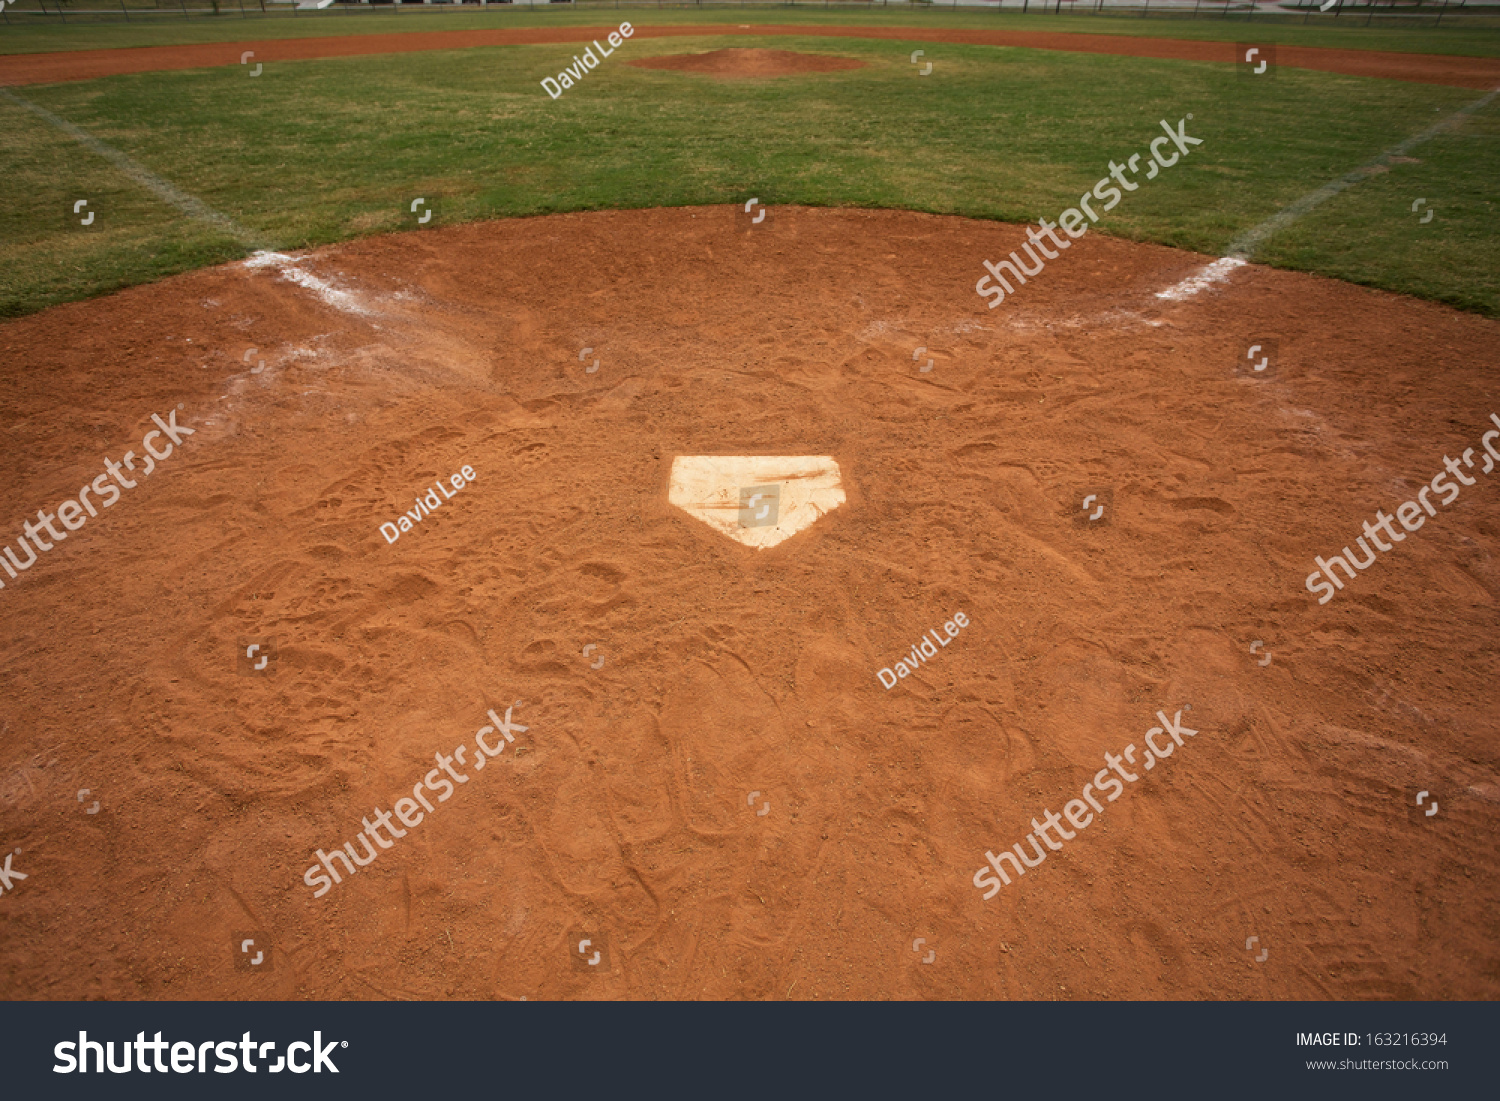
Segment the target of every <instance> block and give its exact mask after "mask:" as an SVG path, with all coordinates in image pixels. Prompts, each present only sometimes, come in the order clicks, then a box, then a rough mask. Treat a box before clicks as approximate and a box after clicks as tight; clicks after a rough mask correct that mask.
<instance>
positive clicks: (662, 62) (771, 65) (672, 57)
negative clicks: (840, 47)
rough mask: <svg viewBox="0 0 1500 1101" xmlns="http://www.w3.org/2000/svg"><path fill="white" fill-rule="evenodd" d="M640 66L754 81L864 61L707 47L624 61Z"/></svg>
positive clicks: (832, 69)
mask: <svg viewBox="0 0 1500 1101" xmlns="http://www.w3.org/2000/svg"><path fill="white" fill-rule="evenodd" d="M625 64H627V65H634V66H636V68H639V69H669V70H672V71H673V72H679V73H700V74H702V75H704V76H711V77H714V78H715V79H717V80H746V79H750V80H754V79H764V78H768V77H778V76H798V75H799V74H802V73H836V72H843V71H844V70H847V69H863V68H865V67H866V63H865V62H863V61H859V60H857V59H856V58H852V57H829V56H827V55H826V54H804V53H797V52H796V51H795V50H758V49H728V50H709V51H708V52H707V53H701V54H669V55H667V56H666V57H648V58H644V59H642V60H640V61H627V62H626V63H625Z"/></svg>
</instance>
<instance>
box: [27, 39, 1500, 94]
mask: <svg viewBox="0 0 1500 1101" xmlns="http://www.w3.org/2000/svg"><path fill="white" fill-rule="evenodd" d="M611 30H614V27H596V28H587V27H542V28H535V29H521V28H517V29H513V30H494V31H414V32H411V33H409V34H361V35H348V36H345V37H328V38H297V39H276V40H272V41H259V42H220V43H215V44H212V45H201V46H197V45H195V46H150V47H140V48H131V49H117V50H79V51H76V52H67V53H49V54H17V55H10V56H5V57H0V85H7V84H8V85H22V84H50V83H56V82H59V81H68V80H94V79H97V78H98V77H104V76H116V75H118V74H121V73H144V72H156V71H163V70H168V69H206V68H213V67H215V66H219V65H238V64H239V62H240V56H241V54H242V53H244V52H245V51H246V50H253V51H254V52H255V57H256V60H257V61H258V62H262V63H264V62H275V61H305V60H310V59H314V58H326V57H357V56H364V55H368V54H388V53H409V52H414V51H420V50H461V49H469V48H472V47H476V46H523V45H536V44H541V43H558V42H588V41H591V40H592V39H594V38H602V37H604V36H605V35H606V34H608V33H609V32H610V31H611ZM728 35H750V36H752V37H754V36H768V35H801V36H808V37H830V38H874V39H883V40H893V41H897V42H952V43H956V44H962V45H972V46H1022V47H1026V48H1029V49H1036V50H1062V51H1069V52H1078V53H1103V54H1118V55H1121V56H1125V57H1155V58H1163V59H1168V60H1175V61H1218V62H1224V63H1226V64H1227V63H1232V62H1234V61H1235V47H1234V44H1233V43H1231V42H1189V41H1183V40H1179V39H1172V38H1134V37H1126V36H1123V35H1106V34H1066V33H1033V32H1029V31H959V30H923V29H918V28H905V27H902V28H894V27H815V26H807V27H799V26H757V27H750V28H742V27H727V26H717V25H714V26H687V27H637V28H636V29H635V37H636V38H668V37H683V36H687V37H697V38H709V37H723V36H728ZM1276 60H1277V63H1278V64H1280V65H1286V66H1290V67H1291V68H1295V69H1315V70H1318V71H1320V72H1327V73H1343V74H1345V75H1348V76H1370V77H1381V78H1384V79H1387V80H1408V81H1413V82H1416V83H1419V84H1446V85H1452V86H1454V87H1458V88H1483V89H1489V88H1494V87H1496V86H1500V59H1495V58H1478V57H1447V56H1439V55H1432V54H1405V53H1385V52H1376V51H1372V50H1327V49H1319V48H1314V47H1307V46H1278V47H1277V48H1276Z"/></svg>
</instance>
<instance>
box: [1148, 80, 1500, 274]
mask: <svg viewBox="0 0 1500 1101" xmlns="http://www.w3.org/2000/svg"><path fill="white" fill-rule="evenodd" d="M1496 96H1500V88H1496V89H1494V90H1492V91H1491V92H1489V93H1488V94H1486V95H1484V96H1481V97H1480V98H1479V99H1476V100H1475V101H1474V102H1473V103H1471V104H1469V105H1468V106H1467V107H1461V108H1459V109H1458V110H1457V111H1455V112H1454V113H1453V114H1451V115H1449V116H1448V117H1447V118H1445V119H1443V120H1442V121H1440V122H1436V123H1434V124H1433V125H1431V126H1429V127H1428V128H1427V129H1426V130H1423V131H1422V132H1421V133H1420V134H1416V135H1413V136H1412V137H1409V138H1407V139H1406V140H1405V141H1403V142H1402V143H1401V144H1400V145H1395V146H1392V147H1391V148H1390V149H1387V150H1386V151H1385V152H1384V153H1381V154H1379V155H1378V156H1376V157H1375V158H1373V159H1372V160H1369V161H1366V162H1365V163H1364V164H1362V165H1360V166H1359V167H1358V168H1356V169H1354V170H1353V171H1352V172H1346V173H1344V174H1343V175H1342V176H1340V177H1339V178H1338V179H1336V180H1332V181H1330V182H1328V183H1326V184H1324V185H1323V186H1322V187H1320V188H1318V189H1317V190H1315V191H1309V192H1308V193H1307V194H1306V195H1304V196H1302V198H1300V199H1298V200H1296V201H1295V202H1294V203H1292V204H1291V205H1290V206H1287V207H1284V208H1283V209H1281V210H1279V211H1277V212H1276V213H1275V214H1273V215H1271V217H1269V218H1267V219H1266V220H1265V221H1264V222H1261V223H1260V225H1258V226H1255V227H1254V228H1253V229H1251V230H1249V231H1247V232H1245V233H1242V234H1240V236H1238V237H1236V238H1235V239H1234V240H1233V241H1231V242H1229V248H1228V249H1227V250H1226V251H1225V253H1224V256H1223V258H1221V259H1219V260H1215V261H1214V262H1213V263H1212V264H1209V265H1208V266H1207V267H1204V268H1200V269H1199V270H1198V271H1196V272H1194V273H1193V274H1192V275H1190V276H1188V277H1187V278H1186V279H1184V280H1183V281H1182V282H1181V283H1178V284H1177V285H1176V286H1172V287H1168V288H1167V289H1166V290H1164V291H1158V292H1157V294H1156V297H1157V298H1168V299H1171V300H1173V301H1181V300H1182V299H1184V298H1191V297H1192V296H1193V295H1195V294H1197V293H1198V292H1199V291H1201V290H1204V289H1205V288H1207V287H1210V286H1212V285H1213V284H1215V283H1219V282H1222V281H1223V280H1224V279H1226V278H1228V276H1229V273H1230V272H1232V271H1233V270H1234V269H1235V268H1242V267H1244V266H1245V265H1246V264H1247V263H1249V261H1250V258H1251V257H1252V256H1253V255H1254V253H1255V251H1256V249H1258V248H1260V246H1261V245H1263V244H1264V243H1265V241H1266V239H1267V238H1268V237H1270V236H1271V235H1272V234H1275V233H1278V232H1280V231H1281V230H1283V229H1285V228H1286V227H1287V226H1289V225H1291V224H1292V223H1293V222H1295V221H1296V220H1297V219H1298V218H1301V217H1302V216H1303V215H1304V214H1306V213H1307V212H1308V211H1310V210H1312V209H1313V208H1314V207H1317V206H1321V205H1322V204H1323V203H1325V202H1327V201H1328V200H1329V199H1331V198H1333V197H1334V196H1335V195H1337V194H1338V193H1339V192H1341V191H1345V190H1347V189H1349V188H1351V187H1353V186H1354V185H1355V184H1357V183H1359V182H1360V181H1361V180H1363V179H1366V178H1367V177H1369V176H1370V175H1371V174H1372V173H1373V172H1374V171H1375V170H1376V169H1377V168H1384V167H1386V166H1387V165H1389V163H1390V161H1391V158H1393V157H1400V156H1404V155H1405V153H1406V151H1407V150H1408V149H1414V148H1415V147H1416V146H1418V145H1421V144H1422V143H1423V142H1425V141H1428V140H1430V139H1432V138H1435V137H1437V136H1438V135H1439V134H1441V133H1442V132H1443V131H1444V130H1447V129H1449V128H1450V127H1452V126H1454V125H1456V124H1457V123H1459V122H1461V121H1463V120H1464V119H1466V118H1468V117H1469V116H1470V115H1472V114H1473V113H1474V112H1475V111H1478V110H1479V109H1480V108H1482V107H1484V106H1486V105H1488V104H1489V103H1490V101H1491V100H1493V99H1494V98H1495V97H1496Z"/></svg>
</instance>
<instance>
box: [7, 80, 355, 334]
mask: <svg viewBox="0 0 1500 1101" xmlns="http://www.w3.org/2000/svg"><path fill="white" fill-rule="evenodd" d="M0 97H3V98H5V99H7V100H9V101H10V102H11V103H14V104H15V105H16V106H17V107H22V108H24V109H25V110H27V111H30V112H31V113H32V114H34V115H36V116H37V117H38V118H40V119H43V120H44V121H46V122H48V123H50V124H51V125H53V126H55V127H57V129H59V130H61V131H62V132H63V133H64V134H67V135H68V137H70V138H72V139H73V140H74V141H76V142H78V143H79V144H80V145H82V146H84V148H86V149H88V150H89V151H90V152H92V153H96V154H98V155H99V156H101V157H103V158H104V159H105V160H107V161H109V162H110V163H111V164H113V165H114V166H115V167H116V168H118V169H119V170H120V171H121V172H123V173H124V174H125V175H126V176H128V177H130V179H132V180H134V181H135V182H136V183H138V184H140V185H141V186H142V187H144V188H145V189H146V190H147V191H150V192H151V193H152V194H154V195H156V196H157V198H159V199H161V200H162V201H163V202H165V203H167V204H169V205H171V206H174V207H176V208H177V209H178V210H180V211H182V212H183V213H184V214H186V215H187V216H188V217H189V218H194V219H196V220H197V221H200V222H206V223H208V224H209V225H211V226H213V227H214V228H216V229H219V230H222V231H223V232H225V233H227V234H228V235H229V236H231V237H233V238H234V239H235V240H236V241H238V242H239V243H240V244H241V245H243V246H244V247H245V248H247V249H252V250H254V255H252V256H251V257H250V259H248V260H246V261H244V264H245V267H247V268H250V269H252V270H255V269H259V268H274V269H275V270H276V271H277V273H278V274H280V275H281V277H282V278H283V279H286V280H287V281H289V282H292V283H295V284H297V285H298V286H299V287H302V288H304V289H306V290H309V291H312V292H313V294H315V295H316V296H317V297H318V298H319V299H320V300H321V301H323V302H324V303H326V304H327V305H329V306H332V307H333V308H334V309H336V310H341V311H343V312H344V313H352V314H357V315H359V316H361V317H369V316H371V315H372V314H373V313H374V312H375V311H373V310H371V309H369V308H368V307H367V306H365V305H364V304H363V303H362V302H361V301H360V299H359V297H358V296H357V295H355V294H353V293H351V292H349V291H346V290H341V289H339V288H338V287H335V286H334V285H333V284H331V283H329V282H328V281H327V280H325V279H320V278H319V277H318V276H316V275H313V274H312V273H311V272H308V271H304V270H303V269H302V268H301V267H299V266H298V263H299V262H298V261H297V260H296V259H295V258H294V257H291V256H287V255H285V254H284V253H280V252H272V251H270V250H267V249H265V248H264V245H265V242H264V241H263V240H262V239H261V238H260V237H258V236H257V235H256V234H254V233H251V232H250V231H249V230H247V229H245V228H244V227H243V226H241V225H240V224H239V223H238V222H236V221H235V220H234V219H233V218H230V217H228V216H227V215H224V214H220V213H219V212H218V211H217V210H214V209H213V208H212V207H210V206H209V205H208V204H207V203H205V202H203V201H202V200H201V199H198V198H196V197H194V196H192V195H189V194H188V193H187V192H186V191H183V190H182V189H181V188H179V187H177V186H175V185H174V184H172V183H171V182H169V181H167V180H164V179H162V178H161V177H160V176H158V175H156V174H155V173H154V172H151V171H149V170H147V169H146V168H144V167H142V166H141V165H139V164H137V163H136V162H135V161H133V160H131V159H130V157H128V156H126V155H125V154H124V153H122V152H120V150H118V149H116V148H115V147H114V146H112V145H108V144H106V143H105V142H102V141H100V140H99V139H98V138H96V137H94V135H93V134H90V133H89V132H88V131H86V130H84V129H82V128H81V127H78V126H75V125H73V123H71V122H69V121H68V120H67V119H65V118H63V117H61V116H60V115H55V114H53V113H52V112H51V111H49V110H47V109H46V108H45V107H42V106H39V105H38V104H35V103H32V102H31V101H30V100H28V99H24V98H23V97H21V96H18V95H16V94H15V93H14V92H12V91H11V90H10V89H9V88H3V87H0Z"/></svg>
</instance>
